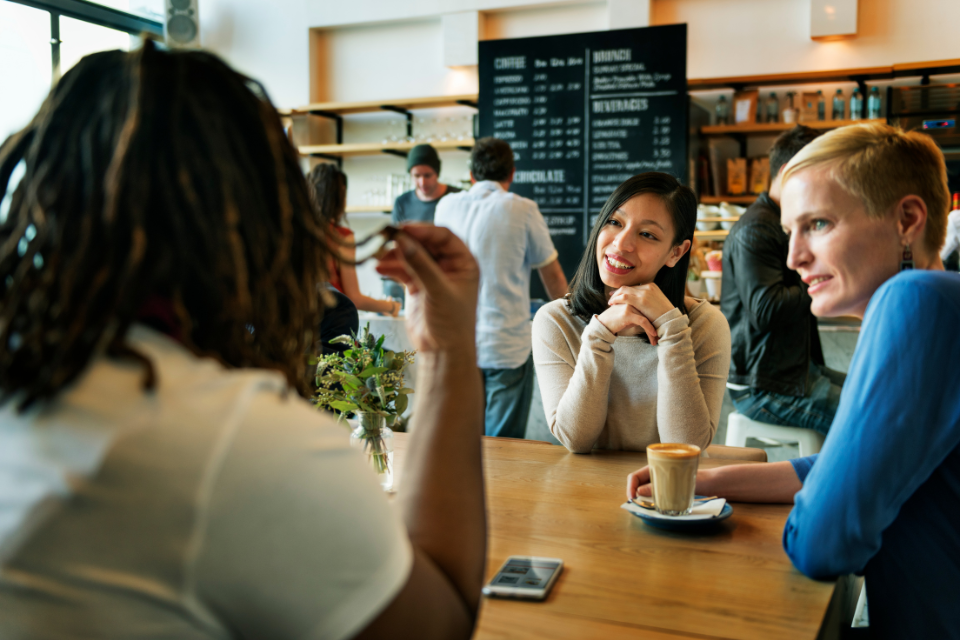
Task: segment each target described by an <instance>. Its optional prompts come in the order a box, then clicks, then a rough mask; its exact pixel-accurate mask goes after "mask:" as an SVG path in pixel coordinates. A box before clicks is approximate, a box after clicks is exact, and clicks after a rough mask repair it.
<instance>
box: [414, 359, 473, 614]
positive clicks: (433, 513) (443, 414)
mask: <svg viewBox="0 0 960 640" xmlns="http://www.w3.org/2000/svg"><path fill="white" fill-rule="evenodd" d="M476 361H477V359H476V355H475V347H474V345H473V344H472V342H471V344H469V345H464V346H463V347H462V348H460V349H458V350H457V352H453V351H441V352H435V353H422V354H421V355H419V356H418V365H419V367H418V369H419V371H418V375H417V393H416V394H415V398H416V403H415V406H414V413H413V415H414V416H416V417H415V418H414V425H413V427H414V428H413V433H412V434H411V437H410V448H409V450H408V451H407V455H406V460H405V462H404V472H403V478H402V481H401V486H400V491H399V494H398V502H399V504H400V507H401V510H402V515H403V518H404V520H405V522H406V525H407V530H408V531H409V534H410V540H411V542H412V543H413V544H414V545H415V546H416V547H417V548H418V549H420V550H422V551H423V552H424V553H425V554H426V555H427V556H429V558H430V559H431V560H432V561H433V562H434V563H436V565H437V566H438V567H439V568H440V569H441V571H443V573H444V574H445V575H446V576H447V577H448V579H449V580H450V581H451V583H452V584H453V585H454V586H455V588H456V589H457V590H458V591H459V592H460V594H461V596H462V598H463V599H464V603H465V605H466V606H467V607H468V608H469V609H470V610H472V611H473V612H474V613H475V612H476V610H477V607H478V605H479V601H480V591H479V588H480V584H481V581H482V578H483V572H484V568H485V567H484V564H485V557H486V512H485V506H484V494H483V469H482V460H481V436H482V435H483V415H484V411H483V387H482V382H481V379H480V371H479V369H477V366H476Z"/></svg>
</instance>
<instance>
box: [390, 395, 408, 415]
mask: <svg viewBox="0 0 960 640" xmlns="http://www.w3.org/2000/svg"><path fill="white" fill-rule="evenodd" d="M407 404H408V400H407V396H405V395H399V396H397V399H396V400H394V401H393V407H394V409H396V411H397V415H400V414H401V413H403V412H404V411H406V410H407Z"/></svg>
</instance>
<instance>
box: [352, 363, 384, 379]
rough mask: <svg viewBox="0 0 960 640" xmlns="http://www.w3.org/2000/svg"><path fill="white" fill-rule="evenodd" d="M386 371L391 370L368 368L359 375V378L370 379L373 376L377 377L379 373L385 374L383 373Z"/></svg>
mask: <svg viewBox="0 0 960 640" xmlns="http://www.w3.org/2000/svg"><path fill="white" fill-rule="evenodd" d="M385 371H389V369H387V368H386V367H373V366H371V367H367V368H366V369H364V370H363V371H361V372H360V374H359V376H360V377H361V378H369V377H371V376H375V375H377V374H378V373H383V372H385Z"/></svg>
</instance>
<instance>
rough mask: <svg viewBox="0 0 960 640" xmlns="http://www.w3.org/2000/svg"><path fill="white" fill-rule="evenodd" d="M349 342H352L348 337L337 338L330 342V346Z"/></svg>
mask: <svg viewBox="0 0 960 640" xmlns="http://www.w3.org/2000/svg"><path fill="white" fill-rule="evenodd" d="M351 342H353V339H352V338H351V337H350V336H337V337H336V338H334V339H333V340H330V344H350V343H351ZM347 353H349V351H348V352H347Z"/></svg>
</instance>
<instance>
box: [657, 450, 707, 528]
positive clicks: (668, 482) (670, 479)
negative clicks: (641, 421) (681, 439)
mask: <svg viewBox="0 0 960 640" xmlns="http://www.w3.org/2000/svg"><path fill="white" fill-rule="evenodd" d="M647 464H648V465H650V482H651V483H652V484H653V501H654V503H655V506H656V509H657V513H660V514H662V515H666V516H685V515H687V514H688V513H690V510H691V509H692V508H693V495H694V490H695V489H696V487H697V467H698V466H699V464H700V447H698V446H696V445H694V444H671V443H658V444H651V445H649V446H648V447H647Z"/></svg>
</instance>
